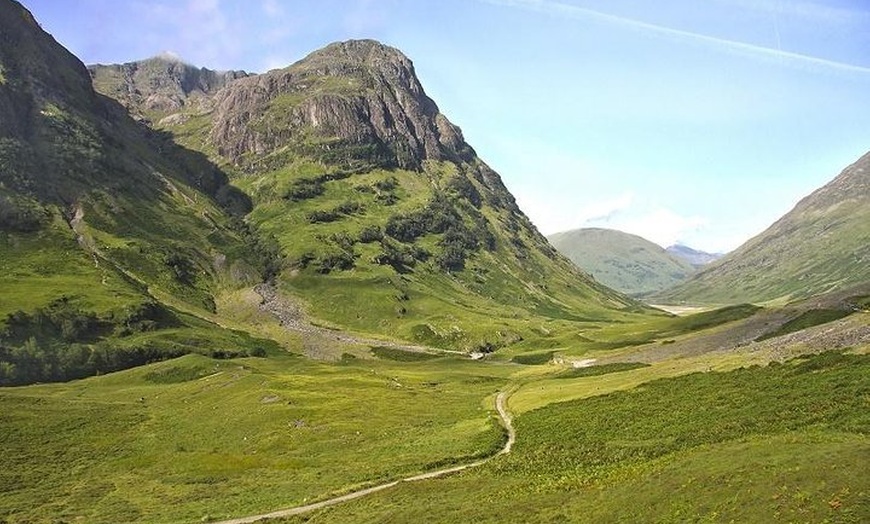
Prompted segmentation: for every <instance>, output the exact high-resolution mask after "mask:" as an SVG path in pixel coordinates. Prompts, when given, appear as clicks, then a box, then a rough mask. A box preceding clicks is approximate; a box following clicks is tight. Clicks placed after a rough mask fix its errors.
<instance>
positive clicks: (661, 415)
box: [280, 353, 870, 523]
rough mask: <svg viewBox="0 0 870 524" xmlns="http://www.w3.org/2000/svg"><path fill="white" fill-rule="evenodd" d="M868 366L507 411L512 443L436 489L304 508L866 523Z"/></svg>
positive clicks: (345, 515) (833, 366) (543, 517)
mask: <svg viewBox="0 0 870 524" xmlns="http://www.w3.org/2000/svg"><path fill="white" fill-rule="evenodd" d="M868 373H870V356H867V355H846V354H837V353H828V354H822V355H818V356H812V357H807V358H804V359H799V360H796V361H792V362H787V363H785V364H784V365H771V366H768V367H752V368H747V369H740V370H736V371H733V372H728V373H696V374H693V375H687V376H683V377H679V378H673V379H667V380H659V381H655V382H652V383H647V384H645V385H643V386H642V387H639V388H636V389H633V390H629V391H624V392H618V393H612V394H609V395H606V396H600V397H593V398H589V399H586V400H577V401H571V402H565V403H560V404H554V405H550V406H547V407H544V408H541V409H537V410H534V411H531V412H528V413H525V414H522V415H520V416H515V419H514V421H515V426H516V429H517V434H518V439H517V443H516V445H515V446H514V448H513V452H512V453H510V454H509V455H506V456H504V457H503V458H499V459H498V460H496V461H493V462H491V463H489V464H487V465H485V466H483V467H482V468H479V469H475V470H470V471H467V472H465V473H463V475H461V476H456V477H451V478H447V479H439V480H438V481H437V482H438V489H432V484H431V483H421V484H416V485H414V484H403V485H401V486H398V487H397V488H395V489H393V490H391V491H390V492H389V493H386V492H384V493H379V494H375V495H371V496H370V497H367V498H365V499H360V500H359V501H355V502H350V503H347V504H344V505H341V506H336V507H333V508H330V509H328V510H323V511H318V512H313V513H310V514H307V515H306V517H305V518H306V519H313V520H318V519H320V518H321V517H322V516H325V514H327V513H328V520H329V522H334V523H343V522H358V521H360V520H361V519H366V520H369V521H380V520H385V519H393V520H396V521H408V522H413V521H422V520H432V521H437V522H445V523H460V522H468V521H474V522H487V523H496V522H508V521H509V522H576V521H581V522H607V523H616V522H674V523H676V522H720V521H726V522H730V521H735V522H768V521H771V520H773V521H778V520H782V521H783V522H785V521H801V522H842V523H858V522H864V521H866V520H867V517H868V516H870V505H868V500H867V497H866V496H865V495H866V493H868V491H870V478H868V476H867V475H866V473H865V471H864V470H865V469H866V467H865V464H866V460H865V457H866V453H867V442H866V435H867V433H868V432H870V414H868V411H867V409H866V398H865V397H866V393H867V381H866V377H867V374H868ZM580 380H582V379H580ZM481 501H485V502H486V503H485V504H482V503H481ZM578 516H579V518H578ZM301 521H302V520H301V519H298V518H294V519H285V520H282V521H280V522H287V523H290V522H301Z"/></svg>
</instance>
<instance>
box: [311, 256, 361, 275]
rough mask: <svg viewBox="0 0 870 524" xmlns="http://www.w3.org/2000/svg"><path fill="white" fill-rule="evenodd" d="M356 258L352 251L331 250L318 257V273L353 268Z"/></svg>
mask: <svg viewBox="0 0 870 524" xmlns="http://www.w3.org/2000/svg"><path fill="white" fill-rule="evenodd" d="M355 263H356V260H355V258H354V255H353V253H348V252H347V251H333V252H330V253H326V254H324V255H323V256H321V257H320V266H319V267H318V268H317V271H318V272H319V273H323V274H327V273H330V272H332V271H334V270H340V271H347V270H348V269H353V267H354V265H355Z"/></svg>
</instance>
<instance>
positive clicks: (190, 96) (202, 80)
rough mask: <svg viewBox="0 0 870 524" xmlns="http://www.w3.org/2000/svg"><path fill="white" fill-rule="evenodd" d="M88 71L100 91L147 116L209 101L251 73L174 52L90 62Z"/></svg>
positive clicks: (159, 115)
mask: <svg viewBox="0 0 870 524" xmlns="http://www.w3.org/2000/svg"><path fill="white" fill-rule="evenodd" d="M88 71H89V72H90V74H91V76H92V78H93V84H94V86H95V88H96V90H97V91H99V92H101V93H103V94H106V95H108V96H110V97H112V98H114V99H115V100H117V101H118V102H120V103H121V104H122V105H123V106H124V107H125V108H127V109H128V110H130V111H131V112H132V113H133V114H134V115H135V116H136V117H138V118H143V119H148V120H152V119H159V118H161V117H162V116H165V115H166V114H170V113H173V112H176V111H178V110H180V109H182V108H183V107H184V106H188V105H196V104H200V103H207V101H208V98H209V96H210V95H213V94H214V93H215V92H216V91H218V90H219V89H220V88H222V87H224V86H225V85H227V84H228V83H229V82H231V81H233V80H236V79H238V78H244V77H247V76H249V74H248V73H246V72H244V71H212V70H210V69H206V68H204V67H203V68H197V67H194V66H192V65H190V64H187V63H185V62H183V61H182V60H181V59H180V58H178V57H177V56H175V55H173V54H171V53H163V54H160V55H157V56H155V57H152V58H149V59H147V60H141V61H138V62H128V63H126V64H115V65H102V64H96V65H91V66H88Z"/></svg>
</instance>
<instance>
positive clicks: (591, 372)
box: [556, 362, 649, 378]
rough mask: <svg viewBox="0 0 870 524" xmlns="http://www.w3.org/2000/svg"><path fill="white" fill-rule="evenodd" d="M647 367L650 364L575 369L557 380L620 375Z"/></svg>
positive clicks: (560, 374)
mask: <svg viewBox="0 0 870 524" xmlns="http://www.w3.org/2000/svg"><path fill="white" fill-rule="evenodd" d="M645 367H649V364H644V363H643V362H617V363H615V364H602V365H600V366H588V367H583V368H573V369H570V370H568V371H564V372H562V373H559V374H558V375H557V377H556V378H579V377H597V376H600V375H609V374H610V373H620V372H622V371H631V370H633V369H640V368H645Z"/></svg>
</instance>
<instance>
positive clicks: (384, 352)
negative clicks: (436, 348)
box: [371, 346, 440, 362]
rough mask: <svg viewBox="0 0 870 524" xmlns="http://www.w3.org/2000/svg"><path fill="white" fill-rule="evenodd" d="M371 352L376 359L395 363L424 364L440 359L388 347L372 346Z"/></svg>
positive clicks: (428, 354) (436, 356) (430, 355)
mask: <svg viewBox="0 0 870 524" xmlns="http://www.w3.org/2000/svg"><path fill="white" fill-rule="evenodd" d="M371 352H372V355H374V356H376V357H378V358H382V359H385V360H393V361H396V362H425V361H427V360H432V359H435V358H440V355H433V354H432V353H422V352H417V351H405V350H402V349H398V348H394V347H389V346H373V347H372V348H371Z"/></svg>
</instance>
